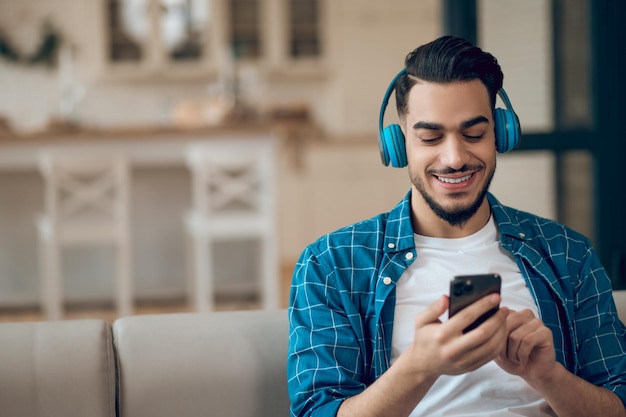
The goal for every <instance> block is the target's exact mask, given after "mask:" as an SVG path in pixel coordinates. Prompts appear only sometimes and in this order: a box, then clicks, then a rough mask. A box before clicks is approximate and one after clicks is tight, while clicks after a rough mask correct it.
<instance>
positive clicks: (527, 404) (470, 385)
mask: <svg viewBox="0 0 626 417" xmlns="http://www.w3.org/2000/svg"><path fill="white" fill-rule="evenodd" d="M415 245H416V249H417V258H416V260H415V262H414V263H413V264H412V265H411V266H410V267H409V268H408V269H407V270H406V271H404V273H403V274H402V277H401V278H400V280H399V281H398V285H397V289H396V307H395V319H394V325H393V336H392V349H391V362H392V363H393V362H394V361H395V360H396V359H397V358H398V356H399V355H400V353H401V352H403V351H404V350H405V349H406V348H407V347H408V346H409V345H410V344H411V343H412V341H413V335H414V325H415V316H416V315H417V314H418V313H419V312H420V311H422V310H423V309H424V308H425V307H426V306H428V305H430V304H432V303H433V302H434V301H435V300H436V299H438V298H439V297H441V295H442V294H448V292H449V286H450V280H451V279H452V278H453V277H454V276H455V275H463V274H480V273H498V274H500V276H501V277H502V303H501V305H503V306H507V307H509V308H510V309H512V310H517V311H519V310H523V309H526V308H528V309H531V310H532V311H533V313H534V314H535V316H537V315H538V311H537V305H536V304H535V302H534V300H533V298H532V296H531V294H530V290H529V289H528V287H527V286H526V283H525V281H524V278H523V277H522V275H521V272H520V270H519V268H518V267H517V264H516V263H515V260H514V259H513V258H512V256H511V255H510V254H509V253H508V252H506V251H504V250H503V249H502V248H501V247H500V242H499V233H498V229H497V226H496V224H495V221H494V220H493V218H492V219H490V220H489V222H488V223H487V225H485V227H484V228H482V229H481V230H479V231H478V232H476V233H474V234H473V235H471V236H467V237H464V238H459V239H441V238H432V237H426V236H420V235H415ZM441 320H442V321H445V320H447V313H445V314H444V315H443V316H442V317H441ZM554 415H555V414H554V413H553V412H552V411H551V410H550V407H549V406H548V405H547V404H546V402H545V400H543V398H542V397H541V396H540V395H539V394H538V393H537V392H536V391H535V390H534V389H532V388H531V387H530V386H529V385H528V384H527V383H526V382H525V381H524V380H523V379H522V378H520V377H518V376H515V375H511V374H508V373H507V372H505V371H503V370H502V369H501V368H500V367H499V366H498V365H497V364H496V363H495V362H493V361H491V362H489V363H487V364H486V365H484V366H482V367H481V368H479V369H477V370H476V371H473V372H469V373H467V374H464V375H457V376H447V375H443V376H441V377H439V379H438V380H437V381H436V382H435V384H434V385H433V386H432V387H431V389H430V390H429V392H428V394H427V395H426V396H425V397H424V398H423V399H422V401H421V402H420V403H419V404H418V406H417V407H416V408H415V410H413V412H412V413H411V417H417V416H429V417H430V416H459V417H460V416H482V417H485V416H494V417H495V416H554Z"/></svg>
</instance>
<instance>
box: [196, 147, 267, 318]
mask: <svg viewBox="0 0 626 417" xmlns="http://www.w3.org/2000/svg"><path fill="white" fill-rule="evenodd" d="M275 153H276V150H275V143H274V140H273V139H270V138H267V139H265V138H259V139H251V140H243V139H241V140H240V139H234V140H211V141H207V142H203V143H196V144H190V146H189V147H188V149H187V163H188V167H189V169H190V171H191V178H192V208H191V211H190V213H189V214H188V215H187V217H186V228H187V232H188V235H189V237H190V238H191V239H190V240H191V243H192V260H193V262H192V265H193V267H192V269H193V272H192V285H190V286H189V290H190V292H189V295H188V296H189V298H190V300H191V303H192V304H193V306H194V308H195V309H196V310H197V311H209V310H213V309H214V303H215V300H214V298H215V271H216V269H219V268H218V267H219V265H218V263H219V259H216V257H215V245H214V244H215V243H216V242H217V241H220V240H222V241H237V240H241V241H245V240H248V241H249V240H251V239H252V240H256V241H258V242H259V243H260V248H261V249H260V257H259V259H260V261H259V264H260V265H259V267H258V271H257V273H258V274H257V276H256V277H254V278H253V279H252V282H253V284H254V286H255V288H256V289H257V294H259V295H260V301H261V307H262V308H266V309H272V308H277V307H278V304H279V296H278V291H279V285H278V284H279V272H278V271H279V268H278V256H277V230H276V220H275V201H276V196H275V175H274V171H275V164H276V157H275Z"/></svg>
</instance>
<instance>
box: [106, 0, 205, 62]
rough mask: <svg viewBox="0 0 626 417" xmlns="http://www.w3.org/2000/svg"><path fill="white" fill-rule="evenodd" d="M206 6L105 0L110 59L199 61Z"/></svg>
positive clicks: (186, 0)
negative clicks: (106, 2) (153, 46)
mask: <svg viewBox="0 0 626 417" xmlns="http://www.w3.org/2000/svg"><path fill="white" fill-rule="evenodd" d="M207 6H208V2H207V1H205V0H108V13H109V16H108V23H109V54H108V56H109V60H110V61H111V62H113V63H119V62H138V61H142V60H144V59H150V58H151V59H152V60H157V61H158V60H163V59H164V57H166V59H168V60H170V61H198V60H200V59H201V58H202V56H203V55H204V54H205V53H206V52H205V42H204V38H205V36H204V34H205V33H206V31H207V29H208V27H209V10H208V7H207ZM155 38H156V39H157V40H158V41H157V42H154V39H155ZM154 43H156V45H157V46H158V47H157V48H152V47H151V45H154ZM151 53H152V54H153V55H155V54H156V55H158V56H152V57H150V54H151Z"/></svg>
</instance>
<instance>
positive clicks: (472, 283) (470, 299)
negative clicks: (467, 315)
mask: <svg viewBox="0 0 626 417" xmlns="http://www.w3.org/2000/svg"><path fill="white" fill-rule="evenodd" d="M501 285H502V279H501V278H500V275H499V274H477V275H457V276H455V277H454V278H453V279H452V280H451V281H450V307H449V309H448V317H452V316H454V315H455V314H456V313H458V312H459V311H461V310H462V309H463V308H465V307H467V306H468V305H470V304H472V303H474V302H475V301H477V300H478V299H480V298H482V297H484V296H486V295H487V294H491V293H494V292H496V293H500V287H501ZM498 308H499V307H494V308H493V309H491V310H489V311H487V312H486V313H485V314H483V315H482V316H480V317H479V318H478V319H477V320H476V321H475V322H474V323H472V324H471V325H469V326H468V327H467V328H465V329H464V330H463V333H467V332H469V331H470V330H473V329H475V328H476V327H478V326H479V325H480V324H481V323H483V322H484V321H485V320H487V319H488V318H489V317H491V316H492V315H494V314H495V313H496V311H498Z"/></svg>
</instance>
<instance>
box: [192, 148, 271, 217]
mask: <svg viewBox="0 0 626 417" xmlns="http://www.w3.org/2000/svg"><path fill="white" fill-rule="evenodd" d="M186 157H187V165H188V167H189V169H190V171H191V173H192V199H193V201H192V205H193V208H194V209H195V210H198V211H200V212H201V213H203V214H205V215H207V216H209V217H211V218H214V219H215V218H218V217H220V216H225V217H232V216H239V217H246V216H247V217H260V218H263V217H271V216H273V211H274V200H275V196H274V194H275V174H274V171H275V163H276V156H275V145H274V141H273V140H271V139H262V138H260V139H253V140H248V141H244V140H237V141H228V140H211V141H207V142H203V143H195V144H191V145H190V146H189V147H188V149H187V152H186Z"/></svg>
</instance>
